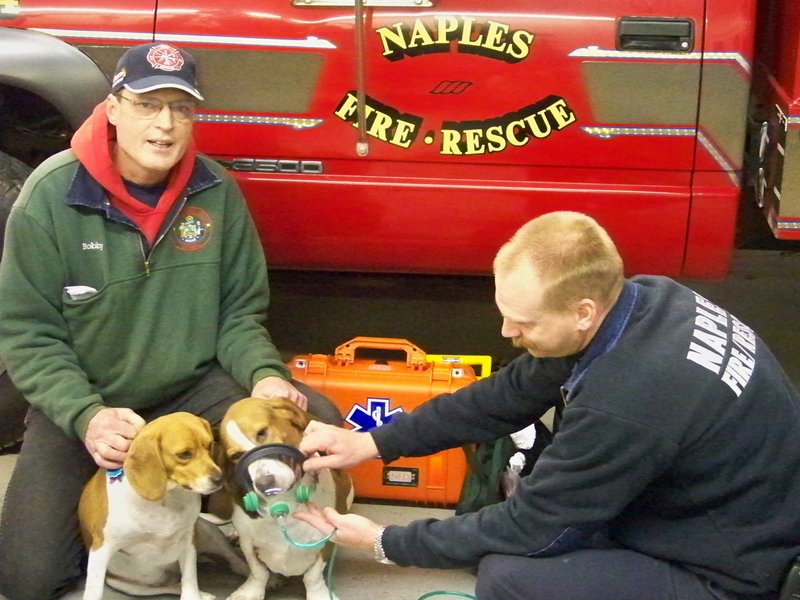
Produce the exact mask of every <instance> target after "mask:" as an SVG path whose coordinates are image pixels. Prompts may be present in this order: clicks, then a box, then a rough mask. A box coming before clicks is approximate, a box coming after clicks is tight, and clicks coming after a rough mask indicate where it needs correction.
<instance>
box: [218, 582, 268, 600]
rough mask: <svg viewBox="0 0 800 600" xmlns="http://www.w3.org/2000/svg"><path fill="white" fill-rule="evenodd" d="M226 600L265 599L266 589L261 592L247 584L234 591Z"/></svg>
mask: <svg viewBox="0 0 800 600" xmlns="http://www.w3.org/2000/svg"><path fill="white" fill-rule="evenodd" d="M226 600H264V590H261V591H260V592H259V591H258V590H254V589H252V588H247V587H246V584H245V585H242V586H241V587H240V588H239V589H238V590H236V591H235V592H233V593H232V594H231V595H230V596H228V598H227V599H226Z"/></svg>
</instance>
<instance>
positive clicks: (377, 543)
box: [372, 527, 395, 565]
mask: <svg viewBox="0 0 800 600" xmlns="http://www.w3.org/2000/svg"><path fill="white" fill-rule="evenodd" d="M384 531H386V527H381V530H380V531H379V532H378V533H376V534H375V539H374V540H373V541H372V549H373V551H374V552H375V560H377V561H378V562H379V563H383V564H385V565H393V564H395V563H394V562H392V561H391V560H389V559H388V558H386V552H385V551H384V550H383V532H384Z"/></svg>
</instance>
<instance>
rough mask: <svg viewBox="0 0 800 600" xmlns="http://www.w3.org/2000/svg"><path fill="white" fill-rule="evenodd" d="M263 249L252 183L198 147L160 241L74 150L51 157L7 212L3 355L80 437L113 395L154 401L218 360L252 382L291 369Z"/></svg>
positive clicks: (1, 270)
mask: <svg viewBox="0 0 800 600" xmlns="http://www.w3.org/2000/svg"><path fill="white" fill-rule="evenodd" d="M268 304H269V287H268V283H267V269H266V263H265V260H264V255H263V251H262V248H261V245H260V243H259V240H258V236H257V233H256V230H255V227H254V225H253V222H252V219H251V217H250V215H249V213H248V211H247V207H246V204H245V202H244V199H243V198H242V195H241V193H240V191H239V189H238V187H237V186H236V184H235V183H234V181H233V180H232V179H231V178H230V176H229V175H228V174H227V173H226V172H225V171H224V169H222V168H221V167H220V166H219V165H217V164H216V163H214V162H213V161H211V160H210V159H208V158H206V157H203V156H200V155H198V157H197V161H196V163H195V166H194V170H193V172H192V175H191V178H190V181H189V184H188V185H187V187H186V190H185V194H183V195H182V196H181V197H180V198H179V200H178V202H176V204H175V207H174V208H173V210H172V211H171V213H170V215H169V217H168V218H167V221H166V222H165V224H164V226H163V227H162V229H161V233H160V235H159V237H158V238H157V240H156V242H155V243H154V245H153V247H152V248H149V247H148V246H147V244H146V243H145V242H143V238H142V236H141V235H140V234H139V233H138V232H137V230H136V229H135V228H134V227H133V225H132V223H130V221H128V220H127V219H126V218H125V217H124V216H123V215H122V214H121V213H120V212H119V211H117V210H115V209H114V207H113V206H111V205H110V204H109V203H108V202H107V200H106V198H105V193H104V191H103V189H102V188H101V187H100V186H99V185H98V184H97V183H96V182H95V181H94V180H93V179H92V178H91V177H90V176H89V175H88V173H87V172H86V170H85V169H84V168H83V167H82V166H81V165H80V163H79V162H78V160H77V159H76V158H75V155H74V153H73V152H72V151H71V150H67V151H64V152H62V153H60V154H58V155H56V156H54V157H51V158H50V159H48V160H47V161H45V162H44V163H43V164H42V165H40V167H39V168H37V169H36V170H35V171H34V172H33V174H32V175H31V176H30V177H29V179H28V181H27V182H26V183H25V186H24V187H23V189H22V191H21V193H20V195H19V198H18V199H17V201H16V202H15V204H14V206H13V208H12V210H11V214H10V216H9V219H8V226H7V231H6V239H5V248H4V251H3V260H2V264H0V359H2V360H3V361H4V362H5V364H6V366H7V368H8V372H9V374H10V376H11V378H12V380H13V381H14V383H15V384H16V385H17V387H18V388H19V389H20V391H21V392H22V393H23V394H24V395H25V397H26V398H27V399H28V401H29V402H30V403H31V404H32V405H33V406H35V407H37V408H39V409H41V410H42V411H43V412H44V413H45V414H46V415H47V416H48V417H49V418H50V419H52V420H53V421H54V422H55V423H56V424H57V425H58V426H59V427H61V428H62V429H63V430H64V431H65V432H66V433H67V434H68V435H72V436H77V437H78V438H80V439H82V438H83V436H84V434H85V431H86V427H87V425H88V423H89V421H90V420H91V418H92V417H93V416H94V415H95V414H96V413H97V411H99V410H100V409H101V408H103V407H106V406H113V407H128V408H132V409H134V410H136V409H144V408H147V407H152V406H156V405H158V404H160V403H162V402H164V401H166V400H168V399H171V398H173V397H175V396H176V395H177V394H180V393H181V392H182V391H184V390H186V389H187V388H189V387H190V386H191V385H192V384H194V383H195V382H197V381H198V380H199V379H200V378H201V377H202V376H203V375H204V374H205V373H206V372H207V370H208V369H209V368H210V366H211V365H212V363H213V361H214V360H218V361H219V362H220V364H221V365H222V366H223V368H225V369H226V370H227V371H228V372H229V373H231V374H232V375H233V377H234V378H235V379H236V380H237V381H238V382H239V383H240V384H241V385H242V386H243V387H245V388H246V389H248V390H250V389H251V388H252V386H253V384H254V383H255V382H257V381H258V380H260V379H262V378H263V377H267V376H270V375H278V376H281V377H283V378H286V379H288V378H289V372H288V370H287V369H286V367H285V365H284V364H283V362H282V361H281V359H280V355H279V354H278V352H277V350H276V348H275V346H274V345H273V344H272V341H271V340H270V337H269V334H268V332H267V330H266V328H265V324H266V312H267V306H268Z"/></svg>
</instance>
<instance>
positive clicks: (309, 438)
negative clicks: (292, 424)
mask: <svg viewBox="0 0 800 600" xmlns="http://www.w3.org/2000/svg"><path fill="white" fill-rule="evenodd" d="M299 448H300V452H302V453H303V454H305V455H306V456H308V458H307V459H306V461H305V462H304V463H303V469H304V470H305V471H318V470H320V469H349V468H350V467H354V466H356V465H357V464H359V463H360V462H363V461H365V460H367V459H369V458H375V457H376V456H378V447H377V446H376V445H375V440H373V439H372V436H371V435H370V434H369V433H363V432H357V431H352V430H350V429H342V428H341V427H336V426H334V425H327V424H325V423H320V422H319V421H311V423H309V424H308V426H307V427H306V430H305V432H304V433H303V439H302V440H301V442H300V446H299ZM316 452H321V453H324V455H323V456H313V455H314V454H315V453H316Z"/></svg>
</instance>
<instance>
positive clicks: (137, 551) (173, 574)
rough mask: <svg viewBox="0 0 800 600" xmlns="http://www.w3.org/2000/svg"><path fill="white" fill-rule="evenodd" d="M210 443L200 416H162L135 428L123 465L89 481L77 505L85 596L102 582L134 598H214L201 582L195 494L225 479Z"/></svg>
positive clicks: (96, 595)
mask: <svg viewBox="0 0 800 600" xmlns="http://www.w3.org/2000/svg"><path fill="white" fill-rule="evenodd" d="M212 442H213V437H212V434H211V427H210V426H209V424H208V422H207V421H206V420H205V419H202V418H200V417H197V416H195V415H192V414H189V413H185V412H178V413H173V414H169V415H165V416H163V417H159V418H157V419H155V420H153V421H151V422H150V423H147V424H146V425H145V426H144V427H142V429H141V430H140V431H139V432H138V433H137V434H136V437H134V439H133V441H132V442H131V446H130V450H129V451H128V455H127V457H126V458H125V462H124V463H123V467H122V469H115V470H113V471H106V470H105V469H101V470H99V471H98V472H97V473H95V475H94V476H93V477H92V479H90V480H89V482H88V483H87V484H86V487H85V488H84V490H83V494H82V495H81V499H80V504H79V506H78V517H79V521H80V527H81V534H82V536H83V540H84V543H85V544H86V547H87V548H88V549H89V564H88V569H87V574H86V587H85V589H84V594H83V599H84V600H102V598H103V586H104V582H106V581H107V582H108V584H109V585H110V586H111V587H113V588H115V589H118V590H120V591H122V592H124V593H126V594H131V595H136V596H152V595H157V594H176V595H177V594H180V597H181V600H213V599H214V598H215V596H214V595H213V594H206V593H205V592H201V591H200V590H199V588H198V584H197V549H196V547H195V539H194V538H195V522H196V521H197V520H198V516H199V515H200V496H201V495H203V494H210V493H212V492H214V491H216V490H217V489H219V488H220V487H221V485H222V482H223V475H222V470H221V469H220V468H219V466H217V464H216V463H215V462H214V460H213V457H212V454H211V446H212ZM176 564H177V565H178V566H179V567H180V574H178V573H177V570H176V568H175V565H176ZM178 580H180V581H179V582H178Z"/></svg>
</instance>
